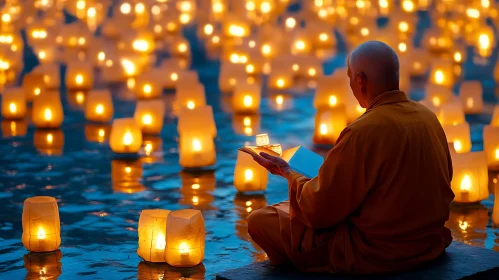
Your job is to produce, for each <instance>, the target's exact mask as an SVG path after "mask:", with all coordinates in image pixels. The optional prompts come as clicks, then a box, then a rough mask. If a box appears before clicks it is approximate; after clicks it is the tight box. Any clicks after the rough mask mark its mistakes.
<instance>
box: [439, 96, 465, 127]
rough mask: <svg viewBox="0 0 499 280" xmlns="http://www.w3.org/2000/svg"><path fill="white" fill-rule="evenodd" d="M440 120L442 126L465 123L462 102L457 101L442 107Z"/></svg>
mask: <svg viewBox="0 0 499 280" xmlns="http://www.w3.org/2000/svg"><path fill="white" fill-rule="evenodd" d="M438 120H439V121H440V124H442V125H458V124H461V123H464V122H465V119H464V110H463V106H462V105H461V103H460V102H456V101H451V102H449V103H446V104H443V105H441V106H440V112H439V114H438Z"/></svg>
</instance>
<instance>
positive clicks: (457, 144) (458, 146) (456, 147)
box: [454, 140, 463, 152]
mask: <svg viewBox="0 0 499 280" xmlns="http://www.w3.org/2000/svg"><path fill="white" fill-rule="evenodd" d="M462 149H463V144H462V143H461V141H459V140H455V141H454V150H456V152H460V151H461V150H462Z"/></svg>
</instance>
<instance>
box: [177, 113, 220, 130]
mask: <svg viewBox="0 0 499 280" xmlns="http://www.w3.org/2000/svg"><path fill="white" fill-rule="evenodd" d="M177 131H178V133H179V135H180V136H182V135H183V134H193V133H194V134H198V133H199V134H207V135H210V136H211V137H216V135H217V127H216V125H215V118H214V116H213V109H212V107H211V106H208V105H207V106H200V107H195V108H193V109H187V108H181V109H180V111H179V114H178V124H177Z"/></svg>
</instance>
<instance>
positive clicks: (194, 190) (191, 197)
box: [179, 170, 216, 210]
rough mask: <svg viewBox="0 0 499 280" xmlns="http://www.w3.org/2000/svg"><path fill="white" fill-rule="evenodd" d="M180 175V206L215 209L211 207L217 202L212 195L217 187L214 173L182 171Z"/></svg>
mask: <svg viewBox="0 0 499 280" xmlns="http://www.w3.org/2000/svg"><path fill="white" fill-rule="evenodd" d="M179 175H180V178H181V180H182V188H181V189H180V192H181V193H182V198H181V199H180V201H179V203H180V204H182V205H187V206H191V207H194V208H196V209H203V210H205V209H215V208H214V207H213V206H212V205H211V204H212V203H213V201H215V197H214V196H213V194H212V192H213V191H214V190H215V185H216V180H215V172H214V171H212V170H210V171H192V172H187V171H182V172H180V173H179Z"/></svg>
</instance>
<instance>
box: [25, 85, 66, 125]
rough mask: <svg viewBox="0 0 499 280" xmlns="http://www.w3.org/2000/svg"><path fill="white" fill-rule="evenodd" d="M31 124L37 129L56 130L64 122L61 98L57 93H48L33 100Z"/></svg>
mask: <svg viewBox="0 0 499 280" xmlns="http://www.w3.org/2000/svg"><path fill="white" fill-rule="evenodd" d="M31 117H32V121H33V124H34V125H35V126H36V127H38V128H58V127H59V126H61V124H62V121H63V120H64V113H63V111H62V104H61V97H60V96H59V93H58V92H54V91H50V92H45V93H43V96H37V97H36V98H35V99H34V100H33V111H32V116H31Z"/></svg>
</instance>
